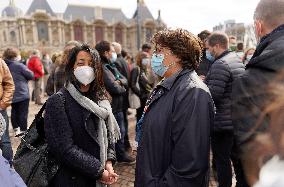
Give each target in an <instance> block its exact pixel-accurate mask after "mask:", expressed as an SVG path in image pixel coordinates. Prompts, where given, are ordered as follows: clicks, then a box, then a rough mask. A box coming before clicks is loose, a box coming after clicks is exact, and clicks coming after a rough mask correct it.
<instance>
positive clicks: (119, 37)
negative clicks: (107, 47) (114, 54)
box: [114, 26, 123, 44]
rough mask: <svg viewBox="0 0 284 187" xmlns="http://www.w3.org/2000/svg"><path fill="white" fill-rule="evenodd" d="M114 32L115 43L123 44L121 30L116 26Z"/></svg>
mask: <svg viewBox="0 0 284 187" xmlns="http://www.w3.org/2000/svg"><path fill="white" fill-rule="evenodd" d="M114 32H115V41H116V42H118V43H120V44H122V43H123V29H122V28H121V27H119V26H117V27H116V28H115V31H114Z"/></svg>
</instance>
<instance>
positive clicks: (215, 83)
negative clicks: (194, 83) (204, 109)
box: [205, 51, 245, 131]
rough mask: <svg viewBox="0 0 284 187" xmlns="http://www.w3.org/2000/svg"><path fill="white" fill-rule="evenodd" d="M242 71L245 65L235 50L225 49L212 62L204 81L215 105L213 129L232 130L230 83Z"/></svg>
mask: <svg viewBox="0 0 284 187" xmlns="http://www.w3.org/2000/svg"><path fill="white" fill-rule="evenodd" d="M244 71H245V66H244V64H243V63H242V62H241V60H240V58H239V57H238V56H237V55H236V53H235V52H228V51H225V52H224V53H223V54H221V55H220V56H219V57H218V59H216V60H215V61H214V63H213V64H212V66H211V68H210V70H209V72H208V74H207V76H206V79H205V83H206V84H207V86H208V88H209V89H210V92H211V94H212V97H213V100H214V103H215V106H216V115H215V120H214V131H221V130H230V131H233V129H234V127H233V123H232V104H233V103H232V100H233V98H232V89H233V88H232V84H233V81H234V80H235V79H237V78H238V77H240V76H241V75H242V74H243V73H244Z"/></svg>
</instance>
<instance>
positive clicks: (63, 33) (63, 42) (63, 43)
mask: <svg viewBox="0 0 284 187" xmlns="http://www.w3.org/2000/svg"><path fill="white" fill-rule="evenodd" d="M61 31H62V32H61V34H62V45H63V46H64V45H65V43H66V39H65V25H64V24H62V23H61Z"/></svg>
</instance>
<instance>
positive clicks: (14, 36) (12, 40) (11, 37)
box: [10, 31, 17, 42]
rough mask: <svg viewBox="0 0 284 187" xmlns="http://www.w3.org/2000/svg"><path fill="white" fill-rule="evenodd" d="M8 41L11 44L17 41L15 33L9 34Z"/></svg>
mask: <svg viewBox="0 0 284 187" xmlns="http://www.w3.org/2000/svg"><path fill="white" fill-rule="evenodd" d="M10 41H11V42H16V41H17V39H16V33H15V31H11V32H10Z"/></svg>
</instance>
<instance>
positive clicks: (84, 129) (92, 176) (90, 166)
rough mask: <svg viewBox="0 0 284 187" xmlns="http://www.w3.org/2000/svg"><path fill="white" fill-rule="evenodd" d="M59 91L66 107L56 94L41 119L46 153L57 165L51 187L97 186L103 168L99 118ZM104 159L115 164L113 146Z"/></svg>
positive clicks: (66, 92)
mask: <svg viewBox="0 0 284 187" xmlns="http://www.w3.org/2000/svg"><path fill="white" fill-rule="evenodd" d="M61 91H62V93H63V96H64V98H65V103H63V102H62V99H61V98H60V96H59V95H58V94H54V95H52V96H51V97H50V98H49V99H48V101H47V105H46V113H45V119H44V120H45V121H44V124H45V129H44V130H45V136H46V139H47V142H48V149H49V152H50V154H51V155H52V156H53V157H55V159H56V160H57V161H58V162H59V163H60V168H59V171H58V172H57V174H56V175H55V177H54V178H53V180H52V181H51V186H80V187H81V186H83V187H85V186H86V187H87V186H96V185H95V183H96V180H97V179H99V178H101V176H102V172H103V169H104V164H105V163H101V162H100V148H99V143H98V139H97V136H98V135H97V124H98V117H97V116H95V115H94V114H91V112H89V111H88V110H87V109H85V108H83V107H82V106H81V105H79V104H78V103H77V101H75V100H74V99H73V98H72V96H71V95H70V94H69V92H68V91H67V90H66V89H65V88H63V89H62V90H61ZM107 157H108V160H111V161H115V159H116V158H115V151H114V145H109V150H108V155H107Z"/></svg>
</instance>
